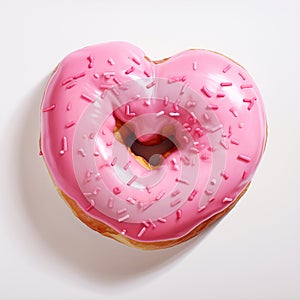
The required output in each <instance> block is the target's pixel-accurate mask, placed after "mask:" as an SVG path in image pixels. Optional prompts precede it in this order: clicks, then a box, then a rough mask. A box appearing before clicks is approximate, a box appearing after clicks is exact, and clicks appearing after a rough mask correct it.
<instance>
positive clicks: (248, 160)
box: [237, 154, 251, 163]
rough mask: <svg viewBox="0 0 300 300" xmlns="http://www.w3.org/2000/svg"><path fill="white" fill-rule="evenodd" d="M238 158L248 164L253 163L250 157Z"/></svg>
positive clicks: (241, 155) (241, 156)
mask: <svg viewBox="0 0 300 300" xmlns="http://www.w3.org/2000/svg"><path fill="white" fill-rule="evenodd" d="M237 158H238V159H239V160H242V161H244V162H247V163H248V162H250V161H251V158H250V157H249V156H246V155H243V154H240V155H239V156H238V157H237Z"/></svg>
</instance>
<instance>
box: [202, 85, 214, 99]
mask: <svg viewBox="0 0 300 300" xmlns="http://www.w3.org/2000/svg"><path fill="white" fill-rule="evenodd" d="M201 92H202V93H203V94H204V95H205V96H206V97H208V98H210V97H212V92H211V91H210V90H209V89H208V88H207V87H206V86H205V85H204V86H203V87H202V88H201Z"/></svg>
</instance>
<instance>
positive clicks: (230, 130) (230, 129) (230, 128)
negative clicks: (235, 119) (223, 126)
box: [228, 125, 232, 138]
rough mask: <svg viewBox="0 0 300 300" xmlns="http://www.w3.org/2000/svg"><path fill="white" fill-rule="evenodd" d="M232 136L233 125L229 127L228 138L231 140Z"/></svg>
mask: <svg viewBox="0 0 300 300" xmlns="http://www.w3.org/2000/svg"><path fill="white" fill-rule="evenodd" d="M231 136H232V127H231V125H229V127H228V138H230V137H231Z"/></svg>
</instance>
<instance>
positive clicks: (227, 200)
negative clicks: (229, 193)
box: [222, 197, 233, 203]
mask: <svg viewBox="0 0 300 300" xmlns="http://www.w3.org/2000/svg"><path fill="white" fill-rule="evenodd" d="M232 201H233V199H232V198H229V197H225V198H224V199H223V201H222V202H223V203H226V202H232Z"/></svg>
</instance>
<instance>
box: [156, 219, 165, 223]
mask: <svg viewBox="0 0 300 300" xmlns="http://www.w3.org/2000/svg"><path fill="white" fill-rule="evenodd" d="M157 221H159V222H161V223H166V222H167V220H166V219H164V218H158V219H157Z"/></svg>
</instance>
